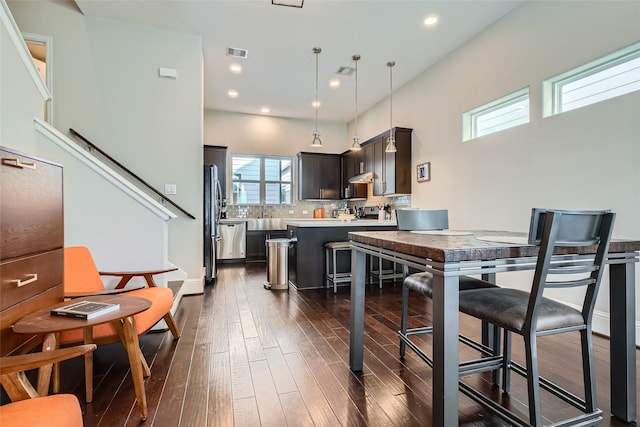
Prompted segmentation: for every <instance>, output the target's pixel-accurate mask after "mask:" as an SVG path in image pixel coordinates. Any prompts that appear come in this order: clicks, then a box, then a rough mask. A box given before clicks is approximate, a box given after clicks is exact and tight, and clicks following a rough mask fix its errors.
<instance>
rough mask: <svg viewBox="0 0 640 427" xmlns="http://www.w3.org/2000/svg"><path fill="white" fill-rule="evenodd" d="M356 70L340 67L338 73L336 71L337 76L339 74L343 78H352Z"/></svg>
mask: <svg viewBox="0 0 640 427" xmlns="http://www.w3.org/2000/svg"><path fill="white" fill-rule="evenodd" d="M355 70H356V69H355V68H351V67H340V68H338V71H336V74H339V75H341V76H351V75H353V73H354V72H355Z"/></svg>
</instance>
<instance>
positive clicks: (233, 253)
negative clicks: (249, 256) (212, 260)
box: [217, 221, 247, 260]
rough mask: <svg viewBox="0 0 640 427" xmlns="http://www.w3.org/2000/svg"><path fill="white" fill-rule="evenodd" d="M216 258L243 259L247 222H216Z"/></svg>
mask: <svg viewBox="0 0 640 427" xmlns="http://www.w3.org/2000/svg"><path fill="white" fill-rule="evenodd" d="M218 235H219V236H220V240H219V241H218V243H217V245H218V248H217V249H218V251H217V252H218V259H219V260H234V259H237V260H244V259H245V258H246V248H247V223H246V222H245V221H237V222H225V223H222V224H218Z"/></svg>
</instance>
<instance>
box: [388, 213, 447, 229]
mask: <svg viewBox="0 0 640 427" xmlns="http://www.w3.org/2000/svg"><path fill="white" fill-rule="evenodd" d="M396 215H397V220H398V230H445V229H447V228H449V211H448V210H446V209H441V210H425V209H398V210H397V211H396Z"/></svg>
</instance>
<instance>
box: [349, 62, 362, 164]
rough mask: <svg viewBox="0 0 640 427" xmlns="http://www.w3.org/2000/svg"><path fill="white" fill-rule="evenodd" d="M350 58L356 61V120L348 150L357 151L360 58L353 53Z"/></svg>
mask: <svg viewBox="0 0 640 427" xmlns="http://www.w3.org/2000/svg"><path fill="white" fill-rule="evenodd" d="M351 59H353V61H354V62H355V63H356V67H355V68H356V71H355V73H356V120H355V126H354V128H353V142H352V143H351V147H349V150H351V151H359V150H360V138H358V61H359V60H360V55H353V56H352V57H351Z"/></svg>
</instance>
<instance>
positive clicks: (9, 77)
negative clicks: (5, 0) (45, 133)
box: [0, 4, 45, 153]
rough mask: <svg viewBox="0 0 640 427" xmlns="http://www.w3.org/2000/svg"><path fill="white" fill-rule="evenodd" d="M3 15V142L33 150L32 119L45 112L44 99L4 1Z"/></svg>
mask: <svg viewBox="0 0 640 427" xmlns="http://www.w3.org/2000/svg"><path fill="white" fill-rule="evenodd" d="M0 14H2V25H0V52H2V60H1V61H0V145H2V146H5V147H10V148H13V149H15V150H19V151H22V152H24V153H33V152H34V140H33V118H34V117H42V116H43V115H44V102H45V101H44V100H43V98H42V95H41V94H40V92H39V91H38V88H37V86H36V84H35V83H34V81H33V79H32V77H31V76H30V74H29V72H28V70H27V65H30V64H27V65H25V62H24V60H23V58H22V57H21V56H20V50H19V49H17V48H16V46H15V44H14V41H13V40H12V37H11V33H12V32H13V33H15V32H16V31H15V28H14V27H13V25H11V23H12V22H11V16H10V14H9V11H8V10H7V9H6V6H5V4H0ZM5 23H7V24H8V25H5ZM19 35H20V34H17V36H19Z"/></svg>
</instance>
